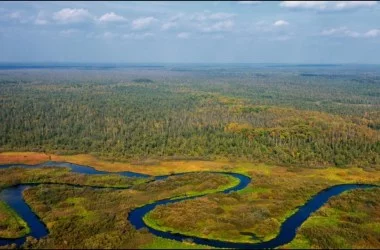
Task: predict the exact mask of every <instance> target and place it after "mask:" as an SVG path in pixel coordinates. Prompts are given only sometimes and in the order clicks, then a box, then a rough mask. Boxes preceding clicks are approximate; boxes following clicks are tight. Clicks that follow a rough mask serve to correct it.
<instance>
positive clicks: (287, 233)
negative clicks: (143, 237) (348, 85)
mask: <svg viewBox="0 0 380 250" xmlns="http://www.w3.org/2000/svg"><path fill="white" fill-rule="evenodd" d="M12 166H17V167H25V168H40V167H67V168H70V169H71V171H72V172H74V173H81V174H90V175H94V174H110V173H111V172H105V171H98V170H96V169H94V168H92V167H89V166H83V165H77V164H73V163H68V162H53V161H49V162H45V163H41V164H37V165H27V164H4V165H0V169H4V168H9V167H12ZM112 173H113V174H119V175H122V176H127V177H137V178H154V180H163V179H166V178H167V177H168V176H169V175H163V176H149V175H145V174H139V173H134V172H117V173H115V172H112ZM210 173H223V174H228V175H230V176H233V177H235V178H238V179H239V183H238V184H237V185H235V186H234V187H231V188H228V189H226V190H224V191H222V192H223V193H230V192H235V191H239V190H242V189H244V188H245V187H246V186H247V185H248V184H249V183H250V182H251V178H249V177H247V176H245V175H242V174H238V173H229V172H212V171H210ZM182 174H185V173H179V174H174V175H182ZM36 185H39V184H25V185H24V184H20V185H16V186H12V187H9V188H6V189H4V190H3V191H2V192H1V193H0V199H1V200H3V201H5V202H6V203H7V204H8V205H9V206H10V207H11V208H12V209H14V210H15V211H16V212H17V213H18V214H19V215H20V217H21V218H22V219H23V220H25V221H26V223H27V224H28V225H29V227H30V229H31V232H30V233H29V234H27V235H26V236H24V237H20V238H16V239H6V238H0V245H6V244H12V243H15V244H16V245H17V246H20V245H22V244H23V243H24V242H25V240H26V237H27V236H32V237H34V238H37V239H39V238H42V237H45V236H47V235H48V234H49V231H48V229H47V228H46V226H45V224H44V223H43V222H42V221H41V220H40V219H39V218H38V216H37V215H36V214H35V213H34V212H33V211H32V209H31V208H30V207H29V206H28V204H27V203H26V202H25V200H24V199H23V195H22V193H23V191H24V190H25V189H27V188H29V187H31V186H36ZM51 185H66V184H51ZM71 186H77V187H80V185H71ZM373 187H378V186H376V185H369V184H341V185H336V186H332V187H330V188H327V189H325V190H322V191H321V192H319V193H317V194H316V195H315V196H313V197H312V198H311V199H310V200H309V201H307V202H306V203H305V204H304V205H302V206H300V207H299V208H298V210H297V211H296V212H295V213H294V214H293V215H291V216H290V217H288V218H287V219H286V220H285V221H284V222H283V223H282V225H281V228H280V232H279V234H278V235H277V236H276V237H275V238H273V239H272V240H269V241H265V242H259V243H237V242H228V241H220V240H212V239H206V238H200V237H195V236H188V235H184V234H180V233H172V232H165V231H159V230H156V229H154V228H151V227H149V226H148V225H146V224H145V222H144V221H143V218H144V216H145V215H146V214H147V213H149V212H150V211H152V210H153V209H154V208H155V207H156V206H159V205H166V204H170V203H176V202H181V201H184V200H188V199H194V198H197V197H201V196H204V195H198V196H192V197H183V198H180V199H175V200H171V199H164V200H159V201H156V202H153V203H151V204H147V205H144V206H141V207H138V208H136V209H134V210H132V211H131V212H130V213H129V216H128V220H129V221H130V222H131V224H132V225H133V226H134V227H135V228H136V229H140V228H143V227H146V228H148V230H149V231H150V232H151V233H152V234H154V235H156V236H159V237H163V238H167V239H172V240H177V241H183V240H185V239H187V240H188V239H190V240H192V241H193V242H194V243H196V244H202V245H208V246H212V247H219V248H248V249H252V248H275V247H279V246H281V245H284V244H286V243H289V242H290V241H292V240H293V239H294V237H295V236H296V231H297V229H298V228H299V227H300V226H301V225H302V223H303V222H305V221H306V220H307V218H308V217H309V216H310V215H311V214H312V213H313V212H315V211H317V210H318V209H319V208H320V207H322V206H323V205H324V204H325V203H326V202H327V201H328V199H329V198H331V197H333V196H336V195H339V194H341V193H342V192H344V191H347V190H352V189H358V188H373ZM97 188H101V187H97ZM107 188H109V187H107ZM118 189H120V188H118Z"/></svg>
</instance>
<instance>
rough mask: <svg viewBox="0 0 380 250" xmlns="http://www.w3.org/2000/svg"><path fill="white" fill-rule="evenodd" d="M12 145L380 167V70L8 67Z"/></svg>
mask: <svg viewBox="0 0 380 250" xmlns="http://www.w3.org/2000/svg"><path fill="white" fill-rule="evenodd" d="M0 121H1V126H0V150H1V151H45V152H50V153H56V154H76V153H92V154H94V155H97V156H99V157H102V158H106V159H113V160H123V161H141V160H147V159H157V160H162V159H203V160H215V159H229V160H248V161H257V162H266V163H273V164H281V165H296V166H307V167H326V166H333V165H335V166H339V167H345V166H350V165H357V166H359V167H363V168H367V169H374V168H377V169H380V71H379V70H376V69H374V68H365V67H361V68H359V69H352V68H350V67H343V66H341V67H326V68H318V67H317V66H315V67H307V68H305V67H283V68H281V67H257V68H255V67H230V68H229V67H224V68H223V67H210V68H206V69H204V68H202V67H198V68H197V67H190V66H188V67H184V68H181V67H173V68H168V67H163V68H153V69H149V68H148V69H144V68H143V69H107V70H93V69H92V70H81V69H58V70H57V69H33V70H31V69H29V70H28V69H18V70H13V69H12V70H9V69H3V70H0Z"/></svg>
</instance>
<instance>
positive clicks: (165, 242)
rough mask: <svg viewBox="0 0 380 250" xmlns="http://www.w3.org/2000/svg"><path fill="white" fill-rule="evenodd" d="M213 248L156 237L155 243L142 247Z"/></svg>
mask: <svg viewBox="0 0 380 250" xmlns="http://www.w3.org/2000/svg"><path fill="white" fill-rule="evenodd" d="M205 248H208V249H211V248H212V247H209V246H204V245H197V244H194V243H190V242H179V241H175V240H169V239H164V238H161V237H154V240H153V243H150V244H148V245H144V246H143V247H142V249H205Z"/></svg>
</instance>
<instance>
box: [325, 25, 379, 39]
mask: <svg viewBox="0 0 380 250" xmlns="http://www.w3.org/2000/svg"><path fill="white" fill-rule="evenodd" d="M320 35H322V36H335V37H352V38H374V37H380V30H379V29H371V30H369V31H367V32H363V33H360V32H357V31H352V30H350V29H348V28H347V27H339V28H332V29H326V30H323V31H322V32H321V33H320Z"/></svg>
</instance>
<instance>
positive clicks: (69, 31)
mask: <svg viewBox="0 0 380 250" xmlns="http://www.w3.org/2000/svg"><path fill="white" fill-rule="evenodd" d="M78 32H79V30H77V29H67V30H62V31H60V32H59V34H60V35H61V36H64V37H69V36H71V35H72V34H75V33H78Z"/></svg>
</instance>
